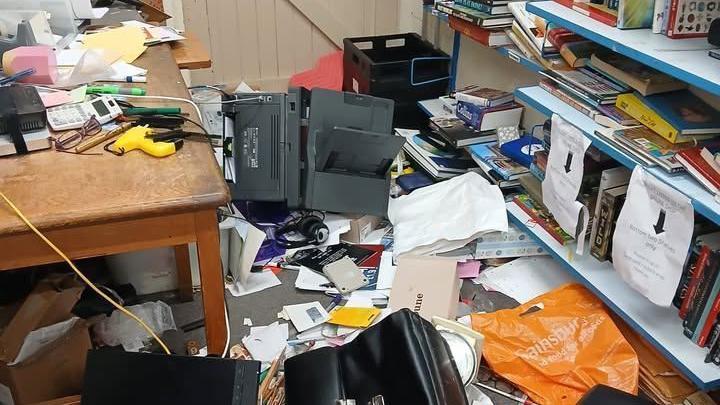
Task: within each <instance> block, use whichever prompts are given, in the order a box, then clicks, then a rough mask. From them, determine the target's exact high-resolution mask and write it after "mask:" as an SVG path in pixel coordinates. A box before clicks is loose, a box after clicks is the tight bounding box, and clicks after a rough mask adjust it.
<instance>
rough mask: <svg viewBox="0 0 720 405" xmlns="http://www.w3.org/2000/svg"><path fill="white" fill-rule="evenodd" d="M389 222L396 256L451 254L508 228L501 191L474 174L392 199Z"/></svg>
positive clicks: (470, 173)
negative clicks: (491, 233)
mask: <svg viewBox="0 0 720 405" xmlns="http://www.w3.org/2000/svg"><path fill="white" fill-rule="evenodd" d="M388 218H389V219H390V222H392V224H393V227H394V230H393V233H394V237H395V245H394V248H393V254H394V255H395V256H399V255H401V254H403V253H407V252H412V254H414V255H427V254H436V253H443V252H449V251H451V250H453V249H457V248H459V247H462V246H464V245H466V244H467V243H468V242H470V241H472V240H474V239H476V238H477V237H478V236H480V235H482V234H484V233H486V232H495V231H502V232H507V228H508V221H507V212H506V210H505V200H504V198H503V195H502V192H501V191H500V188H499V187H497V186H493V185H491V184H490V183H488V181H487V180H485V179H484V178H482V176H480V175H479V174H477V173H473V172H469V173H465V174H463V175H462V176H457V177H454V178H452V179H450V180H447V181H443V182H441V183H437V184H433V185H432V186H428V187H424V188H421V189H418V190H415V191H413V192H412V193H411V194H409V195H405V196H402V197H399V198H396V199H394V200H390V204H389V205H388Z"/></svg>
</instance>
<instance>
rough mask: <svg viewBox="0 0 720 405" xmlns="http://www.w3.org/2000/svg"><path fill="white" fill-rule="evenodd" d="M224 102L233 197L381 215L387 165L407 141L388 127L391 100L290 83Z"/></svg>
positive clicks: (387, 179) (386, 189) (386, 188)
mask: <svg viewBox="0 0 720 405" xmlns="http://www.w3.org/2000/svg"><path fill="white" fill-rule="evenodd" d="M225 101H226V102H225V103H224V104H223V112H224V114H225V116H227V117H229V118H231V119H232V120H233V141H232V153H233V161H234V163H235V165H234V166H235V181H234V184H231V185H230V188H231V192H232V197H233V199H235V200H248V201H278V202H285V203H286V204H287V206H288V208H290V209H313V210H324V211H331V212H349V213H359V214H374V215H380V216H384V215H385V214H386V212H387V204H388V198H389V196H388V194H389V189H390V177H389V169H390V166H391V164H392V162H393V160H394V159H395V156H397V154H398V153H399V151H400V148H401V147H402V145H403V143H404V142H405V139H404V138H403V137H399V136H396V135H394V134H393V131H392V118H393V101H392V100H387V99H382V98H377V97H372V96H367V95H359V94H355V93H343V92H337V91H332V90H325V89H313V90H312V91H308V90H306V89H303V88H291V89H290V90H289V91H288V93H287V94H286V93H246V94H235V95H233V96H231V97H226V98H225Z"/></svg>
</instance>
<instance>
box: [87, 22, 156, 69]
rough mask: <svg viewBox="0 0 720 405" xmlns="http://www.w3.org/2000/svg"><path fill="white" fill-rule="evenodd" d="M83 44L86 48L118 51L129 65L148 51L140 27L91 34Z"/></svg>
mask: <svg viewBox="0 0 720 405" xmlns="http://www.w3.org/2000/svg"><path fill="white" fill-rule="evenodd" d="M82 42H83V46H84V47H85V48H90V49H107V50H110V51H117V52H119V53H120V54H121V55H122V56H121V57H120V58H121V59H122V60H123V61H125V62H127V63H132V62H133V61H134V60H135V59H137V58H138V57H139V56H140V55H142V53H143V52H145V50H146V49H147V47H146V46H145V45H144V44H145V33H144V32H143V30H142V28H139V27H120V28H113V29H110V30H107V31H103V32H98V33H97V34H89V35H87V36H85V38H83V41H82Z"/></svg>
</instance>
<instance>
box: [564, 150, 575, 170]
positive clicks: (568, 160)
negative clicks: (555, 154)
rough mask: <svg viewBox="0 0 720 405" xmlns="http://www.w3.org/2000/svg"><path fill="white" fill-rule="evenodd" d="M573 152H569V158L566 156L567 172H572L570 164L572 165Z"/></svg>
mask: <svg viewBox="0 0 720 405" xmlns="http://www.w3.org/2000/svg"><path fill="white" fill-rule="evenodd" d="M572 160H573V154H572V152H568V154H567V158H565V173H570V165H572Z"/></svg>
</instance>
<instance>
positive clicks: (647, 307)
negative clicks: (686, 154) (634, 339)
mask: <svg viewBox="0 0 720 405" xmlns="http://www.w3.org/2000/svg"><path fill="white" fill-rule="evenodd" d="M506 207H507V211H508V218H509V219H510V221H511V222H513V223H514V224H515V225H517V226H518V227H519V228H520V229H521V230H522V231H524V232H526V233H527V234H528V235H532V237H533V238H534V239H535V240H537V241H538V242H539V243H540V245H542V246H543V248H544V249H545V250H546V251H547V252H548V253H550V255H551V256H553V258H554V259H555V260H557V261H558V263H560V264H561V265H562V266H563V267H564V268H565V269H566V270H567V271H568V272H569V273H570V274H571V275H572V276H573V277H575V278H576V279H577V281H578V282H579V283H581V284H583V285H584V286H585V287H587V288H588V289H589V290H591V291H592V292H593V293H594V294H595V295H596V296H597V297H598V298H599V299H600V300H602V301H603V302H604V303H605V305H607V306H608V307H610V308H611V309H612V311H613V312H615V313H616V314H618V315H619V316H620V317H622V318H623V320H625V322H627V324H628V325H630V326H631V327H632V328H633V330H635V331H636V332H638V333H639V334H640V335H642V336H643V337H644V338H645V339H646V340H647V341H648V342H650V343H651V344H652V345H653V346H654V347H655V348H656V349H657V350H658V351H659V352H660V353H662V354H663V355H664V356H665V357H666V358H667V359H668V360H669V361H670V362H671V363H672V364H673V365H674V366H675V367H677V368H678V369H679V370H681V371H682V372H683V374H685V375H686V376H687V377H688V378H689V379H690V380H692V382H693V383H694V384H695V385H697V386H698V387H699V388H700V389H702V390H713V389H716V388H719V387H720V370H718V367H717V366H716V365H714V364H707V363H705V362H704V359H705V354H706V353H707V349H702V348H700V347H698V346H696V345H695V344H694V343H693V342H692V341H690V339H688V338H686V337H685V335H683V327H682V320H681V319H680V318H679V317H678V313H677V309H675V308H664V307H659V306H657V305H655V304H653V303H651V302H650V301H648V300H647V299H645V297H643V296H641V295H640V294H638V293H637V292H636V291H635V290H633V289H632V288H631V287H630V286H628V284H627V283H625V282H624V281H623V280H622V279H621V278H620V275H619V274H618V273H617V272H616V271H615V269H613V266H612V263H610V262H607V261H606V262H600V261H598V260H597V259H595V258H594V257H592V256H591V255H590V254H589V253H588V252H585V254H584V255H582V256H578V255H575V254H574V251H575V245H574V244H572V245H569V246H563V245H561V244H560V243H558V242H557V241H556V240H555V239H554V238H553V237H552V236H550V234H548V233H547V232H546V231H545V230H544V229H542V227H539V226H536V225H535V224H534V222H533V221H532V219H531V218H530V217H529V216H528V215H527V214H526V213H525V212H524V211H523V210H522V209H521V208H520V207H519V206H518V205H517V204H515V203H514V202H509V203H507V205H506Z"/></svg>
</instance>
